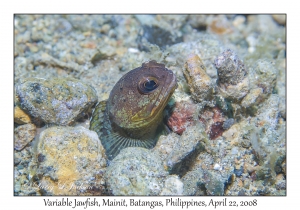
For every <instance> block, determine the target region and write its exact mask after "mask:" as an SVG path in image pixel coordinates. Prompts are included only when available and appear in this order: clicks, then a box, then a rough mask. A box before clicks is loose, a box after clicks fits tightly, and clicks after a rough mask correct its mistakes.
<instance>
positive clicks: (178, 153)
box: [152, 123, 207, 174]
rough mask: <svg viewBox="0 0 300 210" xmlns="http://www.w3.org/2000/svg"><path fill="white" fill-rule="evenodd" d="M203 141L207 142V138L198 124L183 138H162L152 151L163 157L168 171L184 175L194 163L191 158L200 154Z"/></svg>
mask: <svg viewBox="0 0 300 210" xmlns="http://www.w3.org/2000/svg"><path fill="white" fill-rule="evenodd" d="M202 141H203V142H205V141H207V137H206V135H205V132H204V128H203V127H202V125H201V124H199V123H198V124H196V125H194V126H191V127H188V128H187V130H186V131H185V132H183V134H182V135H181V136H178V135H177V134H174V133H171V134H170V135H168V136H160V138H159V139H158V141H157V143H156V146H155V147H154V148H153V149H152V151H153V152H154V153H155V154H158V156H160V157H161V159H162V160H163V164H164V167H165V168H166V169H168V170H169V171H172V173H176V174H182V173H184V171H185V167H188V165H189V164H191V163H192V160H189V157H190V156H191V155H192V154H193V153H197V152H199V149H200V148H201V142H202Z"/></svg>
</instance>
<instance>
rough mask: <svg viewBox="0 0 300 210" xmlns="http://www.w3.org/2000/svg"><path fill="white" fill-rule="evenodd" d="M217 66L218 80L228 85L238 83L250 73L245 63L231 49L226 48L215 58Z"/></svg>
mask: <svg viewBox="0 0 300 210" xmlns="http://www.w3.org/2000/svg"><path fill="white" fill-rule="evenodd" d="M215 66H216V68H217V70H218V77H219V79H218V82H219V83H222V84H226V85H229V84H231V85H237V84H238V83H240V82H241V81H242V80H243V79H244V78H245V76H246V75H247V74H248V71H247V69H246V68H245V67H244V63H243V62H242V61H241V60H240V59H239V57H238V56H237V54H236V53H235V52H233V51H232V50H230V49H227V50H225V51H224V52H222V54H220V55H219V56H218V57H217V58H216V59H215Z"/></svg>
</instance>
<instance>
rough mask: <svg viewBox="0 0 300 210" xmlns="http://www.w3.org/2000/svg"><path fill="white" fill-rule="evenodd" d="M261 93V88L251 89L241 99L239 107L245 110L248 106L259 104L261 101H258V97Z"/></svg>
mask: <svg viewBox="0 0 300 210" xmlns="http://www.w3.org/2000/svg"><path fill="white" fill-rule="evenodd" d="M262 93H263V89H262V88H254V89H251V90H250V92H249V93H248V94H247V95H246V96H245V97H244V98H243V100H242V102H241V105H242V106H243V107H245V108H248V107H250V106H253V105H255V104H258V103H259V102H261V100H259V96H261V95H262Z"/></svg>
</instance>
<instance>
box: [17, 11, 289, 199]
mask: <svg viewBox="0 0 300 210" xmlns="http://www.w3.org/2000/svg"><path fill="white" fill-rule="evenodd" d="M14 36H15V37H14V64H15V67H14V85H15V88H16V87H17V86H18V85H19V84H20V83H22V82H23V81H26V79H27V78H32V77H35V78H43V79H45V80H50V79H51V78H54V77H59V78H65V77H69V78H70V77H71V78H75V79H79V80H80V81H81V82H82V83H85V84H89V85H91V86H92V87H93V88H94V89H95V90H96V92H97V97H98V101H102V100H106V99H108V97H109V93H110V90H111V89H112V88H113V86H114V85H115V83H116V82H117V81H118V80H119V78H121V76H123V75H124V74H125V73H127V72H128V71H130V70H131V69H134V68H137V67H139V66H141V64H142V63H143V62H146V61H149V60H156V61H157V62H159V63H164V64H165V66H166V67H167V68H168V69H171V70H173V72H174V73H175V74H176V76H177V79H178V88H177V89H176V91H175V93H174V95H173V97H172V99H171V100H172V101H173V102H172V103H170V104H169V109H171V108H172V106H174V101H175V102H178V103H184V102H188V103H191V104H193V106H195V107H197V115H198V116H197V117H199V118H200V119H206V120H207V121H209V118H211V117H212V115H209V114H211V109H213V108H214V107H218V108H219V109H221V110H222V111H221V112H222V115H223V118H222V120H224V122H225V121H226V120H228V119H233V120H234V123H233V124H230V125H229V126H228V127H226V129H224V130H222V134H221V135H220V136H218V137H216V139H214V140H211V139H210V137H209V135H208V136H206V139H207V140H208V141H205V143H200V144H201V145H202V147H201V149H199V150H197V148H196V149H195V148H194V147H193V146H192V147H193V149H191V150H190V151H188V152H190V153H189V154H192V153H193V155H190V156H189V157H187V156H188V155H187V154H186V152H187V151H182V150H180V149H177V150H178V151H177V150H176V148H175V147H172V146H169V145H168V143H165V144H166V145H164V143H162V146H165V147H168V146H169V147H170V150H171V151H172V149H173V150H174V151H175V150H176V151H177V152H178V153H177V155H178V156H180V157H179V158H178V157H176V158H177V159H178V160H177V159H176V158H175V159H176V160H177V161H178V162H176V164H177V165H176V166H178V164H179V165H180V167H181V168H179V169H178V168H175V167H174V168H172V167H171V169H170V168H168V169H169V170H167V172H166V173H169V174H170V175H171V174H172V175H174V176H173V177H172V179H173V178H174V180H173V181H174V183H176V184H174V185H176V186H175V187H174V186H173V185H172V184H170V183H169V182H172V179H171V178H169V179H168V181H166V180H167V179H165V180H160V181H161V183H160V184H161V186H160V185H159V187H161V188H160V189H161V190H157V191H155V190H154V191H153V190H151V189H150V190H143V189H141V190H140V191H139V190H136V191H130V190H129V191H130V192H132V193H131V194H129V195H135V194H134V193H136V194H137V195H141V194H143V193H145V195H165V194H166V195H198V196H200V195H244V196H245V195H270V196H275V195H286V178H287V174H286V134H285V132H286V128H285V125H286V107H285V104H286V65H285V64H286V28H285V16H284V15H233V14H230V15H15V18H14ZM227 49H231V50H232V51H233V52H234V53H235V54H236V55H237V57H238V59H240V60H241V61H242V62H243V64H244V66H245V68H246V69H247V75H246V76H245V77H247V78H248V79H249V87H248V90H247V96H243V97H241V98H238V99H228V98H226V96H224V95H222V94H221V91H218V90H219V89H218V88H219V86H218V79H220V78H218V71H217V68H216V65H215V59H216V58H217V57H218V56H219V55H221V54H222V53H223V52H224V51H225V50H227ZM190 54H196V55H197V56H198V57H200V58H201V60H202V61H203V64H204V66H205V67H206V74H207V75H208V76H209V78H210V80H211V81H212V86H213V88H214V90H215V91H214V92H213V93H212V95H213V96H214V97H215V98H213V99H211V100H207V101H206V99H203V100H202V99H199V100H195V98H197V97H196V96H194V97H191V95H192V94H193V90H190V89H189V87H190V86H193V85H197V84H194V83H195V82H194V83H193V82H192V83H189V84H188V82H187V81H186V79H185V77H184V75H183V71H184V69H185V65H184V64H185V63H186V62H187V58H188V56H189V55H190ZM237 90H239V89H235V91H237ZM197 94H198V93H196V95H197ZM198 95H201V94H198ZM217 96H218V97H217ZM222 97H223V98H222ZM246 97H248V98H247V100H243V99H244V98H246ZM217 98H218V99H219V98H221V99H220V100H219V101H218V100H217ZM199 101H200V102H199ZM220 101H221V102H220ZM222 102H223V103H222ZM14 105H15V110H16V107H20V104H19V101H18V99H17V97H15V104H14ZM170 107H171V108H170ZM46 109H47V108H46ZM182 112H183V113H182V114H183V117H184V116H185V113H184V112H186V110H183V111H182ZM15 113H16V111H15ZM203 114H206V115H208V116H206V115H205V116H203ZM201 116H202V117H201ZM84 119H85V120H84ZM84 119H80V120H79V121H78V122H75V123H73V124H72V125H70V126H71V127H74V126H78V125H80V126H83V128H85V129H88V128H89V120H88V117H86V118H84ZM202 121H203V120H202ZM227 122H230V121H227ZM27 124H30V126H29V125H27ZM32 124H34V125H33V128H32ZM46 124H47V123H46ZM179 124H180V123H179ZM187 125H189V124H187ZM14 126H15V136H16V135H18V138H15V141H28V142H27V143H26V144H25V145H23V146H22V148H21V149H20V148H19V149H15V150H14V176H15V177H14V193H15V195H110V194H115V195H124V192H125V191H126V190H125V191H124V189H123V190H120V189H111V188H114V187H115V186H117V185H122V184H123V183H109V182H110V181H109V180H107V178H104V177H105V175H103V174H105V173H106V169H105V167H102V168H101V173H96V172H95V173H96V174H97V175H95V177H96V178H95V177H94V179H99V180H97V181H94V179H92V178H91V177H89V179H91V180H93V186H94V188H93V190H91V191H85V190H75V191H70V192H66V191H61V192H60V191H59V190H56V191H53V190H49V189H41V187H40V186H39V185H38V183H43V182H46V183H47V185H49V183H50V184H53V185H55V183H57V182H59V181H60V178H61V176H60V175H61V173H60V172H59V170H60V169H59V168H57V169H56V172H53V173H54V175H53V174H52V175H51V174H50V175H49V174H47V173H45V171H43V170H42V169H41V167H42V166H43V157H42V156H41V155H39V152H41V151H39V148H38V149H37V148H36V147H37V146H36V145H37V141H38V140H39V137H38V136H39V135H40V133H41V132H43V131H45V130H46V129H49V128H51V127H53V125H52V124H51V125H45V123H43V122H41V121H40V120H35V119H34V117H32V116H31V120H30V122H28V121H26V122H16V121H15V124H14ZM20 126H23V127H20ZM184 126H185V125H184ZM210 126H212V125H211V124H209V123H208V124H205V125H204V127H205V131H206V133H207V134H209V130H210V129H211V128H210ZM187 127H188V126H187ZM27 128H30V129H32V130H33V131H32V130H31V131H28V130H26V129H27ZM207 131H208V132H207ZM21 132H22V133H21ZM185 132H187V133H188V132H190V134H191V136H192V137H189V138H192V139H195V138H197V136H196V137H195V136H193V135H198V133H197V132H194V133H193V131H192V130H189V128H187V129H186V131H185ZM172 135H173V136H175V135H174V133H173V134H172V133H171V134H169V138H170V141H175V140H174V139H173V136H172ZM182 135H184V134H182ZM201 135H202V134H201ZM176 138H179V141H180V137H178V136H177V137H176ZM183 139H184V138H183V137H182V138H181V140H183ZM184 140H186V139H184ZM199 141H203V142H204V140H203V138H200V140H199ZM16 145H17V144H16V142H15V147H16ZM18 145H19V144H18ZM203 148H204V149H203ZM60 149H61V148H60ZM64 149H66V148H64ZM54 150H55V148H54ZM38 151H39V152H38ZM171 153H172V152H170V153H168V154H171ZM53 154H54V153H53ZM162 156H163V158H164V155H162ZM191 156H192V157H191ZM47 157H48V156H47ZM49 157H50V156H49ZM186 157H187V158H186ZM51 158H53V160H52V161H54V162H55V160H56V161H58V163H57V165H60V163H59V161H60V159H56V157H53V156H51ZM167 158H168V157H167ZM169 158H170V155H169ZM41 159H42V160H41ZM171 159H172V158H171ZM89 160H90V159H88V160H87V163H86V164H87V165H88V167H92V166H90V165H89V164H90V163H89ZM166 160H167V159H163V160H162V162H164V161H166ZM172 160H173V159H172ZM47 161H49V158H48V159H47V160H46V162H47ZM37 162H41V163H37ZM52 164H53V163H52ZM145 164H147V163H145ZM185 164H188V166H185ZM174 165H175V164H174ZM53 167H55V165H53ZM77 170H78V169H77ZM89 170H92V169H89ZM55 173H57V174H55ZM68 173H69V175H70V176H72V175H74V173H75V172H72V169H70V171H69V172H68ZM76 173H77V172H76ZM126 173H127V172H124V174H126ZM37 174H38V175H37ZM203 174H204V175H203ZM102 175H103V177H102ZM170 175H167V176H170ZM80 176H85V173H83V174H79V175H78V174H76V178H74V179H75V180H76V179H77V181H78V180H81V179H84V178H82V177H80ZM220 177H222V178H220ZM49 180H50V181H49ZM170 180H171V181H170ZM118 181H119V180H118V179H116V182H118ZM107 182H108V183H107ZM167 183H168V184H167ZM97 184H99V185H101V187H98V188H97V187H95V185H97ZM146 184H147V182H146ZM108 186H109V187H108ZM145 186H146V185H145ZM108 188H109V189H108ZM137 188H138V187H137ZM146 188H147V187H146ZM175 188H176V189H175ZM216 188H218V189H216ZM126 192H128V191H126ZM163 193H165V194H163ZM125 194H126V193H125Z"/></svg>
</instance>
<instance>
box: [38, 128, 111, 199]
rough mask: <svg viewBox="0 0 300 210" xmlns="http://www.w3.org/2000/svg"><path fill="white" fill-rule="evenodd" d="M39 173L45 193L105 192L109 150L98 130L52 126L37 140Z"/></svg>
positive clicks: (78, 193) (96, 193) (88, 193)
mask: <svg viewBox="0 0 300 210" xmlns="http://www.w3.org/2000/svg"><path fill="white" fill-rule="evenodd" d="M36 156H37V161H38V169H37V172H36V175H37V177H40V179H39V181H38V183H39V186H40V190H41V192H42V194H43V195H103V194H104V193H105V190H104V179H103V177H102V176H103V174H104V172H105V167H106V159H105V151H104V148H103V147H102V145H101V142H100V140H99V138H98V136H97V134H96V133H95V132H94V131H90V130H88V129H85V128H83V127H81V126H78V127H50V128H47V129H46V130H44V131H43V132H42V133H41V134H40V136H39V140H38V143H37V154H36Z"/></svg>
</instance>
